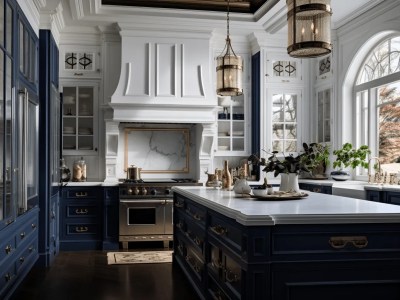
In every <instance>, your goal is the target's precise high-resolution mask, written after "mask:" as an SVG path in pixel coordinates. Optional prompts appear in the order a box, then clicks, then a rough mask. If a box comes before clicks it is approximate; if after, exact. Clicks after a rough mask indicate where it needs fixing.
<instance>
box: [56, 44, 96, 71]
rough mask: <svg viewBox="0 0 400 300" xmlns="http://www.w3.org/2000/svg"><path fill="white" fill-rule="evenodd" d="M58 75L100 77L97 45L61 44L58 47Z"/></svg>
mask: <svg viewBox="0 0 400 300" xmlns="http://www.w3.org/2000/svg"><path fill="white" fill-rule="evenodd" d="M59 62H60V64H59V69H60V77H72V78H100V76H101V66H100V63H101V60H100V48H99V47H98V46H77V45H68V46H67V45H63V46H61V47H60V60H59Z"/></svg>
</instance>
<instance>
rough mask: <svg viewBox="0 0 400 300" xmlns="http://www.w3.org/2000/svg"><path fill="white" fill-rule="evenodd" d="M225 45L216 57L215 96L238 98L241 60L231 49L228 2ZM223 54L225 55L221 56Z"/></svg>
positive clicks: (240, 83)
mask: <svg viewBox="0 0 400 300" xmlns="http://www.w3.org/2000/svg"><path fill="white" fill-rule="evenodd" d="M226 20H227V36H226V45H225V48H224V50H223V51H222V53H221V55H220V56H218V57H217V94H218V95H220V96H239V95H242V94H243V88H242V72H243V60H242V58H241V57H240V56H237V55H236V54H235V52H234V51H233V49H232V45H231V39H230V37H229V0H228V9H227V18H226ZM224 52H225V54H223V53H224Z"/></svg>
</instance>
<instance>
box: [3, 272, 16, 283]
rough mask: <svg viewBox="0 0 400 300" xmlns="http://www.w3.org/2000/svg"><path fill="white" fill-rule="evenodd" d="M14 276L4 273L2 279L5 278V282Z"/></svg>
mask: <svg viewBox="0 0 400 300" xmlns="http://www.w3.org/2000/svg"><path fill="white" fill-rule="evenodd" d="M13 277H14V276H12V275H11V274H10V273H7V274H6V275H4V279H5V280H6V282H8V281H10V280H11V279H12V278H13Z"/></svg>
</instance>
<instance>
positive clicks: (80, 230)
mask: <svg viewBox="0 0 400 300" xmlns="http://www.w3.org/2000/svg"><path fill="white" fill-rule="evenodd" d="M75 231H76V232H87V231H89V228H88V227H87V226H76V227H75Z"/></svg>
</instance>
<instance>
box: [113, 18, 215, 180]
mask: <svg viewBox="0 0 400 300" xmlns="http://www.w3.org/2000/svg"><path fill="white" fill-rule="evenodd" d="M119 27H120V34H121V51H122V52H121V74H120V79H119V83H118V86H117V88H116V90H115V92H114V94H113V95H112V97H111V102H110V106H111V107H112V109H113V116H112V119H110V120H108V121H106V181H116V180H117V179H118V178H121V177H122V176H121V175H122V174H123V165H122V163H121V161H122V160H123V158H122V156H123V155H124V150H123V149H121V148H126V145H125V144H124V142H125V141H124V140H123V134H122V129H121V128H123V127H124V126H126V125H125V124H127V123H135V124H149V126H151V124H163V123H165V124H169V125H170V124H185V123H186V124H197V126H196V130H195V131H196V135H197V137H196V140H195V142H194V143H193V145H191V147H195V151H196V153H197V158H198V161H197V162H194V163H193V166H194V167H195V168H196V174H194V179H199V180H201V181H204V182H205V181H206V179H207V178H205V177H206V175H205V172H206V171H207V170H209V169H210V167H212V160H213V151H214V137H215V136H216V131H217V128H216V119H217V96H216V93H215V92H214V90H215V88H214V85H213V84H212V78H213V75H212V72H213V70H214V67H213V65H214V63H213V56H212V55H211V53H212V51H211V47H210V39H211V32H195V33H193V31H191V32H185V31H179V32H176V31H175V32H171V31H167V30H166V31H162V30H147V31H146V30H138V29H137V28H131V27H130V24H119ZM122 123H124V124H122ZM144 126H145V125H144ZM193 166H192V167H193ZM192 170H193V169H192Z"/></svg>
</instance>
